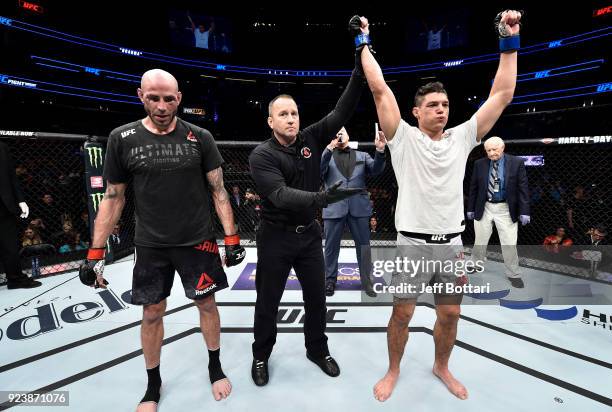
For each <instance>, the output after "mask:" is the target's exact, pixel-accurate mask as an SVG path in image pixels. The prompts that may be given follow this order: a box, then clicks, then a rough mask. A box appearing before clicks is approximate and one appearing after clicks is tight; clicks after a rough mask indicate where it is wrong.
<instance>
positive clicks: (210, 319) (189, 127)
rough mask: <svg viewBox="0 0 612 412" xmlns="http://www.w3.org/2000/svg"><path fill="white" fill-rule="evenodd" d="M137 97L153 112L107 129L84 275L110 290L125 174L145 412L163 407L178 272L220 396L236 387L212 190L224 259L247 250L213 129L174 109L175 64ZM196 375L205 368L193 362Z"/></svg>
mask: <svg viewBox="0 0 612 412" xmlns="http://www.w3.org/2000/svg"><path fill="white" fill-rule="evenodd" d="M138 97H139V98H140V100H141V101H142V103H143V105H144V109H145V111H146V113H147V116H146V117H145V118H144V119H142V120H138V121H136V122H133V123H129V124H126V125H124V126H121V127H118V128H116V129H115V130H113V131H112V132H111V133H110V137H109V139H108V145H107V150H106V158H105V161H104V179H105V181H106V192H105V194H104V199H103V200H102V202H101V204H100V207H99V211H98V215H97V217H96V220H95V227H94V232H93V239H92V243H91V244H92V247H91V248H90V249H89V252H88V254H87V260H86V261H85V263H84V264H83V265H82V266H81V268H80V271H79V275H80V279H81V281H82V282H83V283H84V284H85V285H88V286H93V287H95V288H98V287H101V288H105V287H106V285H107V283H108V282H107V281H106V280H105V279H104V251H105V245H106V241H107V239H108V237H109V235H110V233H111V232H112V230H113V227H114V226H115V224H116V223H117V222H118V221H119V218H120V217H121V212H122V210H123V207H124V205H125V190H126V187H127V182H128V181H129V180H130V179H132V180H133V185H132V186H133V189H134V201H135V206H136V234H135V237H134V244H135V253H134V260H135V262H134V272H133V278H132V303H133V304H135V305H142V306H143V316H142V326H141V334H140V336H141V342H142V350H143V353H144V358H145V364H146V368H147V375H148V385H147V389H146V393H145V395H144V397H143V398H142V400H141V401H140V403H139V405H138V409H137V411H138V412H145V411H156V410H157V405H158V403H159V399H160V389H161V382H162V381H161V376H160V365H159V364H160V355H161V346H162V340H163V336H164V325H163V320H162V317H163V316H164V313H165V311H166V298H167V297H168V296H169V295H170V290H171V288H172V283H173V280H174V272H175V271H176V272H178V274H179V276H180V277H181V282H182V284H183V288H184V290H185V296H187V298H189V299H192V300H193V301H194V303H195V305H196V307H197V308H198V311H199V316H200V327H201V329H202V334H203V335H204V341H205V342H206V346H207V347H208V355H209V363H208V372H209V377H210V382H211V384H212V392H213V396H214V398H215V400H217V401H218V400H221V399H225V398H227V397H228V396H229V394H230V392H231V390H232V386H231V384H230V381H229V380H228V379H227V377H226V376H225V374H224V373H223V370H222V368H221V362H220V360H219V351H220V349H219V348H220V320H219V312H218V310H217V305H216V303H215V296H214V294H215V293H216V292H218V291H220V290H221V289H224V288H226V287H227V286H228V284H227V278H226V275H225V272H224V270H223V265H222V262H221V257H220V255H219V249H218V246H217V242H216V239H215V234H214V230H213V225H212V221H211V214H212V211H211V207H210V205H209V200H208V199H209V193H210V194H212V198H213V202H214V207H215V211H216V212H217V216H218V217H219V220H220V221H221V224H222V225H223V230H224V232H225V264H226V265H227V266H228V267H229V266H233V265H237V264H239V263H240V262H241V261H242V260H243V259H244V256H245V250H244V248H243V247H242V246H240V238H239V237H238V235H237V234H236V225H235V224H234V215H233V213H232V207H231V205H230V202H229V196H228V194H227V192H226V190H225V187H224V185H223V172H222V170H221V165H222V164H223V158H222V157H221V154H220V153H219V150H218V149H217V145H216V143H215V140H214V138H213V136H212V135H211V134H210V132H209V131H208V130H205V129H202V128H200V127H198V126H195V125H193V124H190V123H187V122H186V121H184V120H182V119H179V118H178V117H177V116H176V112H177V110H178V106H179V104H180V103H181V98H182V94H181V92H180V91H179V88H178V83H177V81H176V79H175V78H174V77H173V76H172V75H171V74H170V73H168V72H165V71H163V70H159V69H154V70H149V71H147V72H146V73H145V74H144V75H143V76H142V80H141V86H140V88H139V89H138ZM191 373H195V374H199V373H200V368H199V367H197V366H196V367H195V368H194V369H193V370H192V371H191Z"/></svg>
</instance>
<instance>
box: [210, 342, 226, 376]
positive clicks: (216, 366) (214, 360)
mask: <svg viewBox="0 0 612 412" xmlns="http://www.w3.org/2000/svg"><path fill="white" fill-rule="evenodd" d="M220 351H221V348H219V349H217V350H210V349H209V350H208V375H209V376H210V383H215V382H217V381H218V380H221V379H224V378H226V376H225V374H224V373H223V369H221V361H220V360H219V352H220Z"/></svg>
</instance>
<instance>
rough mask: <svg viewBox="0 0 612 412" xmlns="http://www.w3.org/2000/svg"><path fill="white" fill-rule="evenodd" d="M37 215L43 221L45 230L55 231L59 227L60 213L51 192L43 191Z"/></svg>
mask: <svg viewBox="0 0 612 412" xmlns="http://www.w3.org/2000/svg"><path fill="white" fill-rule="evenodd" d="M40 200H41V201H40V204H39V206H38V210H37V215H38V217H41V218H42V219H43V220H44V221H45V226H46V227H47V230H49V232H51V233H55V232H57V231H59V230H60V229H61V217H60V215H61V213H60V210H59V208H58V207H57V204H56V203H55V199H54V198H53V195H51V193H48V192H46V193H44V194H43V196H42V197H41V199H40Z"/></svg>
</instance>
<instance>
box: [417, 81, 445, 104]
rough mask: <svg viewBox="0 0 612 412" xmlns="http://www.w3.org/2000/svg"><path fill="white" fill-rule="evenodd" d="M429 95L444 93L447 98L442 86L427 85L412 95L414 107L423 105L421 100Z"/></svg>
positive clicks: (436, 83)
mask: <svg viewBox="0 0 612 412" xmlns="http://www.w3.org/2000/svg"><path fill="white" fill-rule="evenodd" d="M429 93H444V94H445V95H446V96H447V97H448V93H446V90H444V85H443V84H442V83H440V82H431V83H427V84H425V85H423V86H421V87H419V89H418V90H417V92H416V94H415V95H414V105H415V106H420V105H421V103H423V98H424V97H425V95H427V94H429Z"/></svg>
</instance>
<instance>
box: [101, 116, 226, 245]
mask: <svg viewBox="0 0 612 412" xmlns="http://www.w3.org/2000/svg"><path fill="white" fill-rule="evenodd" d="M222 164H223V158H222V157H221V154H220V153H219V149H218V148H217V145H216V143H215V140H214V138H213V136H212V135H211V134H210V132H209V131H208V130H205V129H202V128H200V127H198V126H195V125H192V124H190V123H187V122H185V121H183V120H181V119H177V123H176V128H175V129H174V131H172V132H171V133H168V134H165V135H158V134H154V133H152V132H150V131H149V130H147V129H146V128H145V127H144V125H143V124H142V121H140V120H139V121H137V122H133V123H129V124H126V125H123V126H121V127H118V128H116V129H115V130H113V131H112V132H111V133H110V137H109V139H108V145H107V149H106V158H105V161H104V179H105V180H106V181H107V182H110V183H127V182H128V181H129V180H130V178H133V180H132V185H133V188H134V199H135V204H136V234H135V237H134V243H135V244H136V245H138V246H148V247H174V246H191V245H195V244H197V243H199V242H202V240H204V239H210V238H212V237H214V230H213V226H212V221H211V209H210V204H209V190H208V182H207V180H206V173H207V172H210V171H211V170H214V169H216V168H218V167H219V166H221V165H222Z"/></svg>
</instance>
